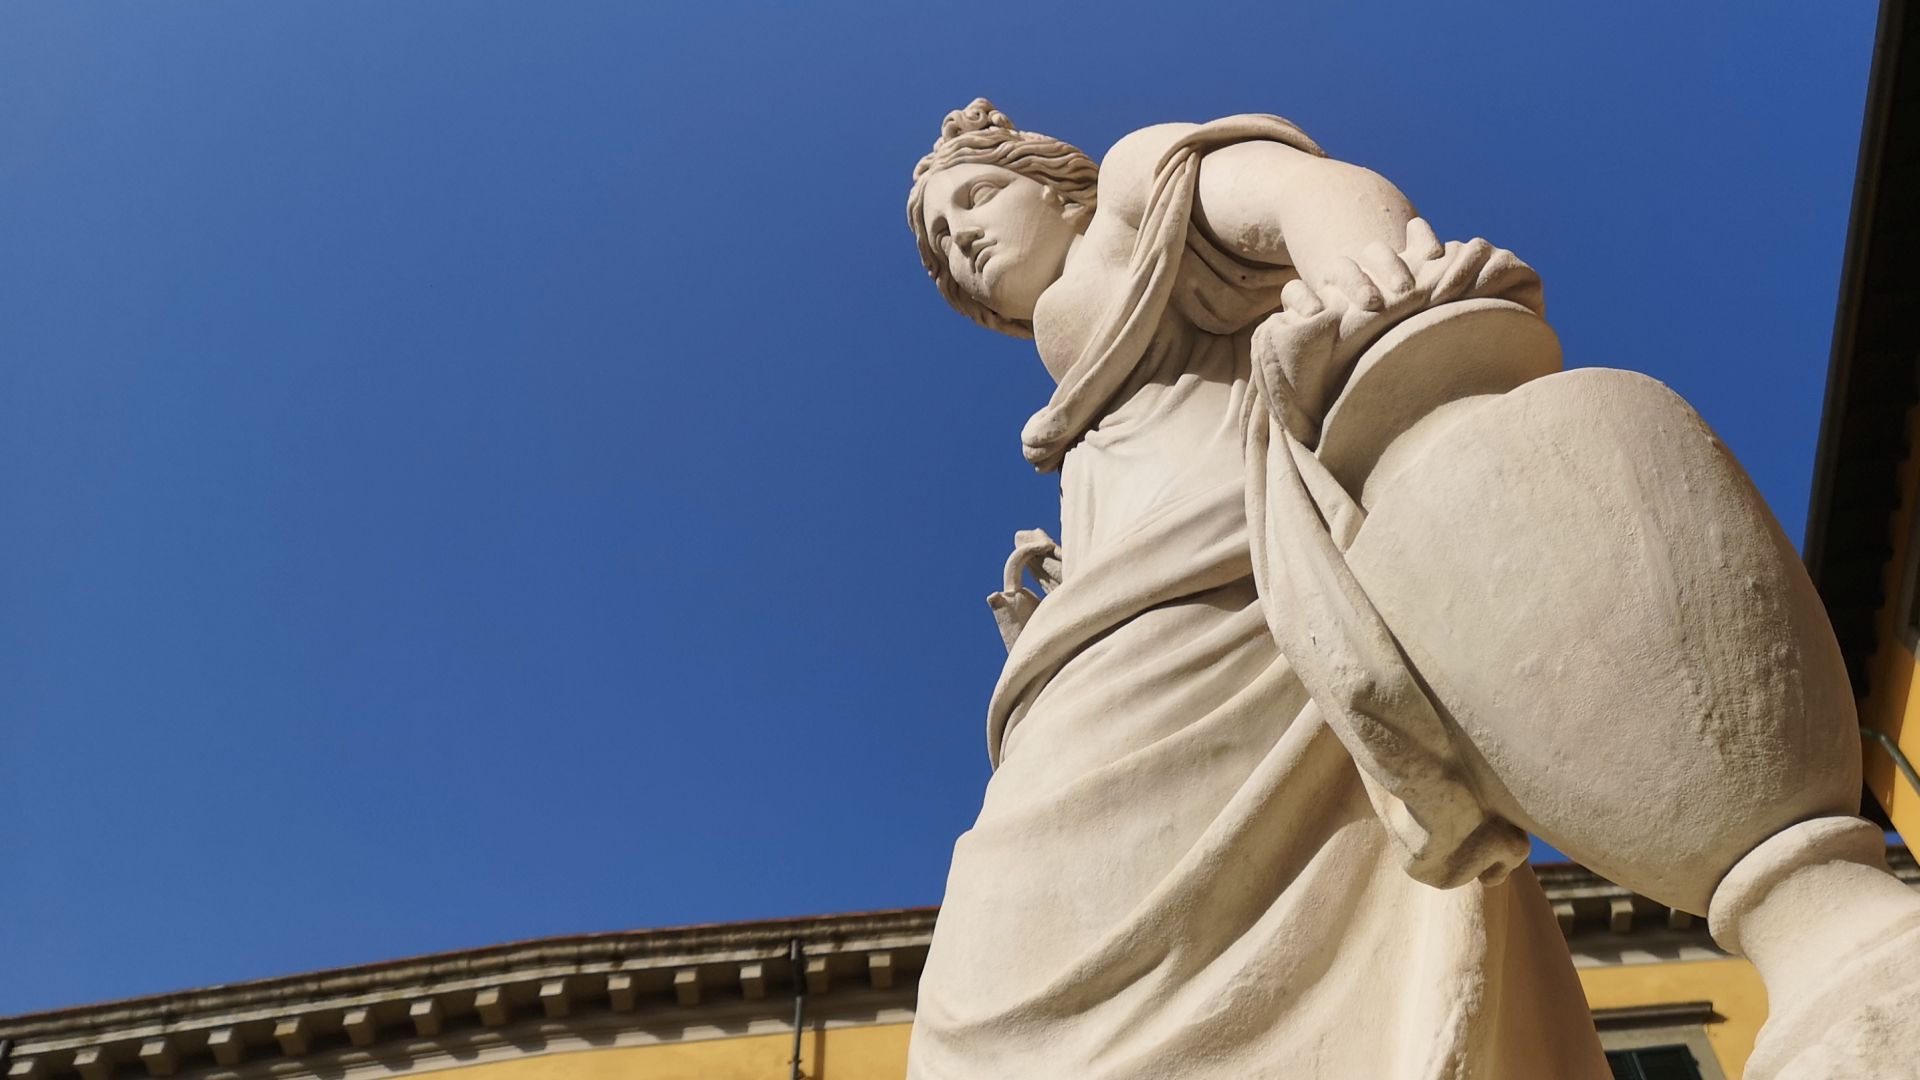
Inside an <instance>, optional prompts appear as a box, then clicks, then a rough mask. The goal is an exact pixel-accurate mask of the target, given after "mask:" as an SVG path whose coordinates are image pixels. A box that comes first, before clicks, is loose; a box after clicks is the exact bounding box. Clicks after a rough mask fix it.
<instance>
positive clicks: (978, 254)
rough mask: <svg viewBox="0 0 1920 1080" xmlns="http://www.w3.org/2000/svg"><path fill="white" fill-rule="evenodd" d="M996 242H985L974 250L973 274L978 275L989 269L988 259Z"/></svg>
mask: <svg viewBox="0 0 1920 1080" xmlns="http://www.w3.org/2000/svg"><path fill="white" fill-rule="evenodd" d="M993 245H994V241H992V240H985V241H982V242H981V243H980V246H979V247H976V248H974V249H973V272H974V273H976V274H978V273H980V272H981V271H982V270H985V269H986V268H987V257H988V255H989V254H990V253H991V251H992V248H993Z"/></svg>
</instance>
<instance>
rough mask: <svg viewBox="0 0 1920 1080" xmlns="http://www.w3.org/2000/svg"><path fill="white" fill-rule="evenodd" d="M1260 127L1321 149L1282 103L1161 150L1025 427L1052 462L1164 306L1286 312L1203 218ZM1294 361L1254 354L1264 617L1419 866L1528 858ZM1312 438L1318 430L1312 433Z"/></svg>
mask: <svg viewBox="0 0 1920 1080" xmlns="http://www.w3.org/2000/svg"><path fill="white" fill-rule="evenodd" d="M1249 140H1272V141H1276V142H1281V143H1285V144H1286V145H1289V146H1293V147H1295V148H1297V149H1301V150H1304V151H1307V152H1309V153H1313V154H1316V155H1321V154H1322V153H1323V152H1322V151H1321V150H1320V148H1319V147H1318V146H1317V145H1315V144H1314V143H1313V141H1312V140H1310V139H1308V138H1307V137H1306V136H1305V135H1304V134H1302V133H1301V132H1300V131H1299V129H1297V128H1296V127H1294V126H1293V125H1292V124H1290V123H1288V122H1287V121H1285V120H1282V119H1280V118H1279V117H1275V116H1263V115H1245V116H1232V117H1227V118H1224V119H1221V120H1216V121H1214V122H1212V123H1208V124H1204V125H1202V126H1201V127H1199V128H1198V129H1196V130H1195V131H1193V132H1191V133H1190V134H1188V135H1187V136H1186V137H1184V138H1182V139H1181V140H1180V141H1179V142H1178V143H1176V144H1175V145H1174V146H1173V147H1172V148H1171V149H1169V150H1168V151H1167V153H1166V154H1165V155H1164V156H1163V157H1162V158H1161V160H1160V163H1159V165H1158V167H1157V168H1156V169H1155V173H1154V177H1153V186H1152V193H1151V195H1150V197H1149V201H1148V205H1147V211H1146V215H1145V217H1144V219H1143V221H1142V224H1141V227H1140V233H1139V238H1138V240H1137V241H1136V244H1135V247H1134V252H1133V256H1132V260H1131V268H1130V273H1129V277H1128V281H1127V285H1126V290H1125V292H1124V293H1123V294H1121V295H1120V296H1118V297H1117V298H1116V300H1115V302H1114V303H1113V305H1112V306H1110V307H1109V308H1108V310H1107V312H1106V313H1105V315H1104V316H1103V318H1102V321H1101V325H1100V326H1099V327H1098V329H1097V330H1096V331H1095V333H1094V334H1093V336H1092V337H1091V338H1090V339H1089V342H1088V344H1087V346H1086V348H1085V349H1084V350H1083V351H1082V353H1081V355H1080V356H1079V357H1078V358H1077V359H1076V360H1075V362H1074V363H1073V365H1072V366H1071V367H1070V368H1069V370H1068V371H1067V374H1066V376H1065V377H1064V378H1063V379H1062V380H1061V382H1060V386H1059V388H1058V389H1057V390H1056V392H1055V393H1054V395H1053V398H1052V400H1051V401H1049V402H1048V404H1047V406H1046V408H1044V409H1042V410H1040V411H1039V412H1038V413H1036V414H1034V416H1033V418H1032V419H1031V420H1029V421H1028V423H1027V425H1026V428H1025V430H1024V431H1023V432H1022V435H1021V438H1022V442H1023V444H1024V450H1025V454H1026V457H1027V459H1028V460H1029V461H1031V462H1032V463H1033V464H1034V465H1035V467H1037V468H1039V469H1040V470H1042V471H1052V470H1055V469H1058V468H1059V467H1060V465H1061V462H1062V460H1063V459H1064V457H1065V456H1066V454H1067V451H1068V450H1069V449H1071V448H1072V446H1073V445H1074V444H1075V443H1076V442H1078V441H1079V440H1080V438H1081V437H1082V436H1083V435H1085V433H1086V432H1087V431H1088V429H1089V428H1091V427H1092V426H1093V425H1094V424H1095V423H1096V422H1097V421H1098V419H1099V417H1100V415H1101V413H1102V411H1103V410H1104V409H1105V408H1106V407H1107V406H1108V405H1109V404H1110V402H1111V399H1112V398H1113V396H1114V395H1115V394H1116V393H1118V392H1119V391H1120V389H1121V388H1122V387H1123V386H1124V385H1125V384H1126V382H1127V380H1128V378H1129V376H1130V375H1132V374H1133V371H1134V369H1135V367H1136V366H1137V365H1138V364H1139V363H1140V360H1141V357H1142V356H1143V354H1144V353H1145V352H1146V350H1147V346H1148V343H1149V341H1150V339H1151V338H1152V335H1153V333H1154V331H1155V328H1156V327H1157V326H1159V324H1160V321H1161V318H1162V316H1163V315H1164V314H1165V313H1166V311H1167V309H1168V306H1169V305H1170V304H1171V305H1173V306H1174V308H1175V310H1177V311H1178V312H1179V313H1180V314H1181V315H1183V316H1185V317H1187V318H1188V319H1189V320H1190V321H1192V322H1193V323H1194V325H1195V326H1197V327H1198V328H1200V329H1202V330H1205V331H1208V332H1211V333H1233V332H1237V331H1239V330H1242V329H1244V328H1245V327H1247V326H1248V325H1249V324H1250V323H1251V322H1253V321H1254V320H1256V319H1258V318H1259V317H1260V316H1262V315H1263V314H1266V313H1268V312H1271V311H1273V310H1275V309H1277V308H1278V307H1279V306H1280V305H1279V301H1278V296H1279V287H1280V286H1281V285H1282V284H1284V283H1285V281H1286V280H1288V279H1289V278H1291V277H1292V276H1294V275H1293V274H1292V272H1291V271H1290V270H1286V269H1274V268H1266V267H1252V266H1247V265H1245V264H1243V263H1240V262H1239V261H1238V260H1235V259H1233V258H1232V257H1231V256H1230V255H1228V254H1227V253H1225V252H1222V251H1220V250H1219V249H1218V247H1216V246H1215V245H1214V244H1212V243H1211V242H1210V241H1208V240H1207V238H1206V237H1205V236H1204V235H1202V234H1201V233H1200V232H1199V230H1198V229H1197V228H1196V227H1195V226H1194V224H1193V220H1192V218H1193V204H1194V192H1195V188H1196V184H1197V179H1198V175H1199V168H1200V159H1201V157H1202V156H1203V155H1205V154H1206V153H1207V152H1208V151H1211V150H1213V149H1217V148H1219V147H1222V146H1226V145H1229V144H1232V143H1237V142H1244V141H1249ZM1288 367H1289V358H1284V357H1278V358H1276V357H1258V356H1256V357H1255V358H1254V363H1253V365H1252V368H1253V384H1254V389H1255V393H1254V394H1253V395H1251V399H1252V400H1251V402H1250V405H1249V409H1248V412H1247V415H1246V417H1245V432H1244V434H1245V440H1246V443H1245V445H1246V462H1247V481H1246V490H1245V498H1246V510H1247V519H1248V522H1247V523H1248V535H1249V538H1250V546H1251V557H1252V563H1253V572H1254V579H1255V582H1256V584H1257V586H1258V589H1259V593H1260V599H1261V606H1262V609H1263V612H1264V614H1265V616H1266V620H1267V624H1268V627H1269V628H1270V630H1271V631H1272V633H1273V637H1274V639H1275V641H1276V643H1277V645H1278V646H1279V649H1280V651H1281V653H1282V654H1284V655H1285V656H1286V658H1287V659H1288V660H1289V661H1290V662H1291V664H1292V665H1293V667H1294V669H1295V671H1296V672H1297V673H1298V676H1299V678H1300V680H1301V682H1302V683H1303V684H1304V685H1305V686H1306V688H1307V690H1308V692H1309V694H1310V695H1311V698H1312V704H1311V705H1310V706H1309V708H1311V709H1317V710H1319V712H1320V713H1321V714H1322V715H1323V716H1324V718H1325V719H1326V721H1327V723H1328V726H1329V727H1330V728H1332V730H1333V731H1334V732H1335V733H1336V734H1337V735H1338V737H1339V739H1340V741H1341V743H1342V744H1343V745H1344V746H1345V747H1346V748H1347V750H1348V752H1349V753H1350V754H1351V755H1352V756H1353V759H1354V761H1355V763H1356V764H1357V765H1358V766H1359V770H1360V774H1361V777H1362V779H1363V781H1364V782H1365V784H1366V788H1367V792H1368V795H1369V798H1370V799H1371V801H1372V802H1373V805H1374V808H1375V810H1376V812H1377V813H1378V814H1379V816H1380V818H1381V820H1382V821H1383V822H1384V823H1385V824H1386V826H1387V827H1388V829H1389V831H1390V832H1391V833H1392V834H1393V835H1394V837H1395V838H1396V839H1397V840H1398V842H1399V843H1400V845H1401V846H1402V848H1403V849H1404V851H1405V867H1406V869H1407V872H1408V873H1409V874H1411V875H1412V876H1413V877H1415V878H1416V879H1418V880H1420V881H1422V882H1425V883H1427V884H1430V885H1435V886H1439V887H1452V886H1456V885H1460V884H1464V883H1466V882H1468V881H1472V880H1474V879H1476V878H1479V879H1483V880H1488V881H1493V880H1498V879H1499V878H1501V877H1504V876H1505V874H1506V873H1507V871H1508V870H1510V869H1511V868H1512V867H1514V866H1516V865H1519V864H1520V863H1521V862H1523V861H1524V860H1525V859H1526V856H1527V841H1526V837H1525V835H1524V834H1523V833H1522V832H1521V831H1520V830H1519V829H1518V828H1516V827H1515V826H1513V825H1512V824H1511V823H1509V822H1507V821H1505V820H1504V819H1502V818H1500V817H1499V816H1497V815H1495V814H1493V813H1492V812H1491V811H1489V810H1488V809H1487V808H1486V807H1485V806H1484V805H1483V804H1482V802H1481V800H1480V799H1479V797H1478V796H1477V795H1476V794H1475V793H1474V792H1473V790H1472V789H1471V787H1470V786H1469V784H1468V781H1467V778H1466V775H1467V774H1466V770H1465V767H1464V765H1463V762H1462V760H1461V756H1460V752H1459V749H1458V747H1457V744H1456V742H1455V740H1456V738H1457V737H1458V736H1457V734H1456V732H1454V731H1453V729H1452V725H1450V724H1449V723H1448V722H1446V721H1445V720H1444V719H1443V718H1442V717H1441V715H1440V713H1439V711H1438V710H1437V709H1436V708H1435V706H1434V704H1433V702H1432V700H1431V699H1430V698H1429V697H1428V696H1427V694H1426V692H1425V690H1424V689H1423V688H1422V685H1421V682H1420V680H1419V678H1418V677H1417V676H1416V675H1415V674H1414V672H1413V671H1412V670H1411V669H1410V667H1409V665H1408V662H1407V660H1406V658H1405V657H1404V656H1403V654H1402V653H1401V651H1400V648H1399V646H1398V645H1397V644H1396V642H1395V640H1394V637H1393V634H1392V631H1391V629H1390V628H1389V627H1388V626H1387V625H1386V624H1385V622H1384V620H1383V619H1382V617H1381V616H1380V614H1379V612H1378V611H1377V610H1376V609H1375V608H1374V606H1373V604H1372V603H1371V602H1370V601H1369V600H1368V598H1367V595H1366V593H1365V591H1364V590H1363V589H1362V588H1361V586H1360V583H1359V582H1358V580H1357V579H1356V578H1355V576H1354V574H1353V572H1352V570H1351V569H1350V568H1349V567H1348V565H1347V562H1346V559H1345V555H1344V551H1345V548H1346V546H1347V545H1348V544H1349V543H1351V542H1352V540H1353V538H1354V535H1355V534H1356V533H1357V532H1358V530H1359V528H1360V526H1361V524H1362V523H1363V522H1364V520H1365V513H1364V511H1363V510H1362V509H1361V508H1360V506H1359V505H1358V503H1357V502H1356V501H1355V500H1354V499H1353V498H1352V496H1351V495H1349V494H1348V493H1347V492H1346V491H1345V490H1344V489H1343V488H1342V487H1341V486H1340V484H1339V483H1338V482H1337V481H1335V480H1334V479H1333V478H1332V477H1331V476H1330V475H1329V474H1328V473H1327V472H1326V470H1325V469H1324V468H1323V467H1322V466H1321V465H1320V462H1319V461H1318V460H1317V459H1316V458H1315V457H1314V455H1313V452H1312V451H1311V450H1310V449H1309V448H1308V447H1307V446H1306V445H1304V444H1303V443H1302V441H1301V438H1300V437H1299V435H1298V434H1297V433H1296V432H1295V431H1292V430H1289V424H1288V422H1287V417H1288V414H1289V412H1290V411H1292V412H1294V413H1296V414H1297V413H1298V412H1299V411H1300V409H1301V408H1305V409H1306V410H1307V411H1309V412H1312V413H1315V414H1316V415H1314V416H1313V420H1314V421H1315V422H1317V421H1318V419H1319V417H1318V415H1317V413H1318V412H1319V409H1318V408H1316V407H1315V406H1316V404H1323V403H1309V402H1300V403H1295V402H1292V401H1289V400H1287V399H1286V395H1287V394H1288V393H1289V392H1290V391H1289V386H1290V385H1291V384H1290V383H1289V381H1288V380H1287V379H1285V378H1284V377H1282V375H1281V374H1280V373H1281V372H1282V371H1285V370H1287V368H1288ZM1308 437H1310V436H1308Z"/></svg>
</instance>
